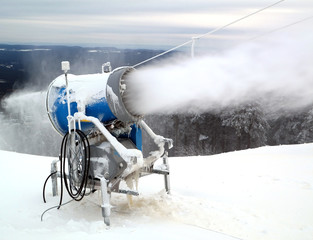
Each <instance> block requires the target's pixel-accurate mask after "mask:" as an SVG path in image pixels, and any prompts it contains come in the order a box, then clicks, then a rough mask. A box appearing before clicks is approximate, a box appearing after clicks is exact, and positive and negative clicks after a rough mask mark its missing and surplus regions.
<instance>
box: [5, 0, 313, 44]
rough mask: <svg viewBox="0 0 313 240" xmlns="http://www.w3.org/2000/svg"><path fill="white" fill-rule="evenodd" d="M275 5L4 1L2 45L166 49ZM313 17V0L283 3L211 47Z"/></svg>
mask: <svg viewBox="0 0 313 240" xmlns="http://www.w3.org/2000/svg"><path fill="white" fill-rule="evenodd" d="M277 1H278V0H263V1H259V0H236V1H235V0H210V1H208V0H193V1H189V0H188V1H187V0H171V1H168V0H157V1H156V0H153V1H152V0H145V1H143V0H132V1H126V0H114V1H101V0H92V1H86V0H44V1H43V0H27V1H25V0H0V5H1V8H0V43H9V44H13V43H19V44H40V45H44V44H62V45H80V46H104V47H105V46H115V47H145V48H160V49H162V48H163V49H166V48H169V47H173V46H176V45H179V44H181V43H184V42H186V41H188V40H190V39H191V37H195V36H198V35H201V34H203V33H206V32H209V31H211V30H213V29H215V28H218V27H221V26H223V25H225V24H228V23H229V22H232V21H234V20H236V19H238V18H241V17H243V16H245V15H247V14H250V13H252V12H254V11H256V10H258V9H261V8H263V7H266V6H268V5H271V4H273V3H275V2H277ZM312 15H313V1H312V0H285V1H282V2H281V3H279V4H278V5H275V6H273V7H272V8H270V9H267V10H265V11H263V12H261V13H259V14H257V15H255V16H252V17H249V18H248V19H246V20H243V21H241V22H239V23H237V24H234V25H232V26H230V27H228V28H226V29H224V30H223V31H219V32H217V33H215V34H214V35H212V36H210V41H211V42H208V43H207V44H210V45H211V46H212V47H213V46H215V45H216V46H218V45H221V44H224V45H225V44H228V43H229V42H230V41H236V40H241V39H247V38H250V37H254V36H256V35H258V34H262V33H263V32H266V31H270V30H273V29H276V28H279V27H282V26H284V25H288V24H290V23H292V22H296V21H299V20H301V19H303V18H306V17H310V16H312ZM306 22H311V25H312V20H309V21H306ZM303 24H305V23H303ZM306 24H307V25H308V23H306ZM298 25H300V24H298Z"/></svg>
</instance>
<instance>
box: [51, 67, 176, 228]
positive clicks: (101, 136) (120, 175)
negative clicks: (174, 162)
mask: <svg viewBox="0 0 313 240" xmlns="http://www.w3.org/2000/svg"><path fill="white" fill-rule="evenodd" d="M61 66H62V70H63V71H64V74H63V75H61V76H59V77H57V78H56V79H55V80H54V81H53V82H52V83H51V84H50V86H49V88H48V92H47V97H46V107H47V112H48V116H49V119H50V121H51V124H52V126H53V127H54V128H55V130H56V131H57V132H58V133H59V134H60V135H62V136H63V141H62V145H61V152H60V156H59V160H58V161H54V162H53V163H52V167H51V175H50V176H51V178H52V191H53V195H54V196H55V195H57V194H58V185H57V178H58V177H60V178H61V183H62V184H61V197H60V204H59V207H60V206H61V204H62V195H63V184H64V186H65V188H66V190H67V192H68V193H69V195H70V196H71V197H72V198H73V199H74V200H77V201H79V200H81V199H82V198H83V197H84V196H85V195H86V193H90V192H94V191H96V190H101V193H102V205H101V207H102V215H103V217H104V222H105V224H106V225H110V211H111V205H110V196H111V193H112V192H116V193H124V194H127V195H138V192H137V191H138V190H137V189H134V185H137V184H136V183H137V181H138V179H139V178H140V177H143V176H146V175H149V174H152V173H156V174H163V175H164V181H165V188H166V191H167V192H168V193H169V191H170V186H169V166H168V159H167V149H169V148H171V147H172V140H171V139H167V138H164V137H162V136H159V135H156V134H155V133H154V132H153V131H152V130H151V129H150V128H149V126H148V125H147V124H146V123H145V122H144V120H143V116H141V115H136V114H133V113H132V112H130V111H129V110H128V107H127V106H128V104H129V100H130V99H131V98H132V97H135V96H131V95H130V94H129V91H128V88H127V83H128V81H129V79H128V74H130V73H131V72H132V71H135V69H134V68H132V67H120V68H116V69H114V70H113V71H111V66H110V63H106V64H104V65H103V67H102V73H99V74H87V75H72V74H68V70H69V69H70V65H69V62H67V61H65V62H62V64H61ZM142 130H144V131H145V132H146V133H147V135H148V136H149V137H151V138H152V139H153V140H154V143H155V144H156V145H157V147H158V150H157V151H154V152H151V153H150V155H149V156H148V157H145V158H144V157H143V153H142ZM162 158H163V162H162V164H161V165H160V166H158V167H155V166H154V164H155V162H156V161H157V160H158V159H162ZM123 181H124V182H125V183H126V184H124V185H126V186H127V187H126V189H121V188H120V183H121V182H123Z"/></svg>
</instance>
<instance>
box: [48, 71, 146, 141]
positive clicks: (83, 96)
mask: <svg viewBox="0 0 313 240" xmlns="http://www.w3.org/2000/svg"><path fill="white" fill-rule="evenodd" d="M133 70H134V68H131V67H120V68H117V69H115V70H113V71H112V72H109V73H99V74H87V75H72V74H68V75H67V79H68V88H69V101H70V114H71V115H72V116H73V115H74V113H75V112H83V113H85V115H87V116H92V117H96V118H98V119H99V120H100V121H101V122H102V123H104V124H106V123H108V124H109V123H110V122H112V121H114V120H116V119H117V120H119V121H122V122H124V123H135V122H136V121H138V120H139V119H140V118H141V117H142V116H138V115H135V114H132V113H131V112H129V111H128V110H127V106H126V105H125V103H126V102H127V100H128V99H127V91H126V89H127V75H128V74H129V73H130V72H131V71H133ZM46 107H47V112H48V116H49V119H50V121H51V123H52V125H53V127H54V128H55V129H56V130H57V132H59V133H60V134H61V135H65V134H66V133H67V132H68V121H67V116H68V115H69V114H68V105H67V91H66V80H65V75H61V76H59V77H57V78H56V79H55V80H54V81H53V82H52V83H51V84H50V86H49V88H48V92H47V97H46ZM93 127H94V126H93V124H92V123H89V122H81V130H82V131H83V132H85V133H86V134H88V133H89V132H90V131H91V130H92V129H93Z"/></svg>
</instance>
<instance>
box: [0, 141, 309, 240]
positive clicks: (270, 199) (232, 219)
mask: <svg viewBox="0 0 313 240" xmlns="http://www.w3.org/2000/svg"><path fill="white" fill-rule="evenodd" d="M54 159H55V158H51V157H42V156H33V155H26V154H19V153H13V152H6V151H0V176H1V181H0V186H1V192H2V194H1V204H0V239H1V240H4V239H5V240H6V239H15V240H16V239H35V240H36V239H45V240H49V239H75V240H78V239H114V238H115V239H193V240H195V239H214V240H234V239H253V240H257V239H262V240H267V239H268V240H269V239H276V240H279V239H282V240H288V239H290V240H291V239H292V240H294V239H301V240H306V239H308V240H309V239H312V237H313V144H304V145H290V146H277V147H262V148H258V149H250V150H245V151H237V152H231V153H224V154H219V155H212V156H201V157H177V158H170V159H169V160H170V168H171V187H172V194H171V195H167V194H165V193H164V191H163V177H162V176H153V175H151V176H148V177H145V178H141V179H140V182H139V192H140V196H139V197H134V198H133V203H132V205H131V206H129V205H128V201H127V198H126V196H125V195H122V194H113V195H112V204H113V205H114V206H115V207H114V208H113V209H112V215H111V227H110V228H109V229H108V228H106V227H105V225H104V223H103V218H102V215H101V208H100V203H101V198H100V196H99V194H98V193H97V192H96V193H94V194H92V195H90V196H87V197H85V198H84V199H83V200H82V201H81V202H74V201H73V202H70V203H68V204H66V205H64V206H62V207H61V209H60V210H56V209H52V210H50V211H48V212H46V213H45V214H44V215H43V221H41V220H40V218H41V214H42V213H43V212H44V211H45V210H46V209H48V208H50V207H53V206H55V205H57V204H58V201H59V198H58V197H52V193H51V184H50V182H49V184H48V185H47V193H46V198H47V203H46V204H45V203H43V200H42V185H43V183H44V181H45V178H46V177H47V175H48V174H49V173H50V163H51V161H52V160H54ZM67 200H69V198H68V197H67V196H65V199H64V202H66V201H67Z"/></svg>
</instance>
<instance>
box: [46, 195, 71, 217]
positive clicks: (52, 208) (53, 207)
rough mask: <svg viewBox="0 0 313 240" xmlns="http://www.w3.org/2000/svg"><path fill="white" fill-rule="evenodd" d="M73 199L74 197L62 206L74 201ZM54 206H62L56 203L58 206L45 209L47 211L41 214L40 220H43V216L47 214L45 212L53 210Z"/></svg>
mask: <svg viewBox="0 0 313 240" xmlns="http://www.w3.org/2000/svg"><path fill="white" fill-rule="evenodd" d="M73 201H74V199H71V200H69V201H67V202H66V203H63V204H61V206H64V205H66V204H68V203H70V202H73ZM54 208H57V209H59V208H60V205H56V206H54V207H51V208H48V209H47V210H45V211H44V212H43V213H42V214H41V217H40V220H41V221H43V216H44V215H45V213H46V212H48V211H50V210H52V209H54Z"/></svg>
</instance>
